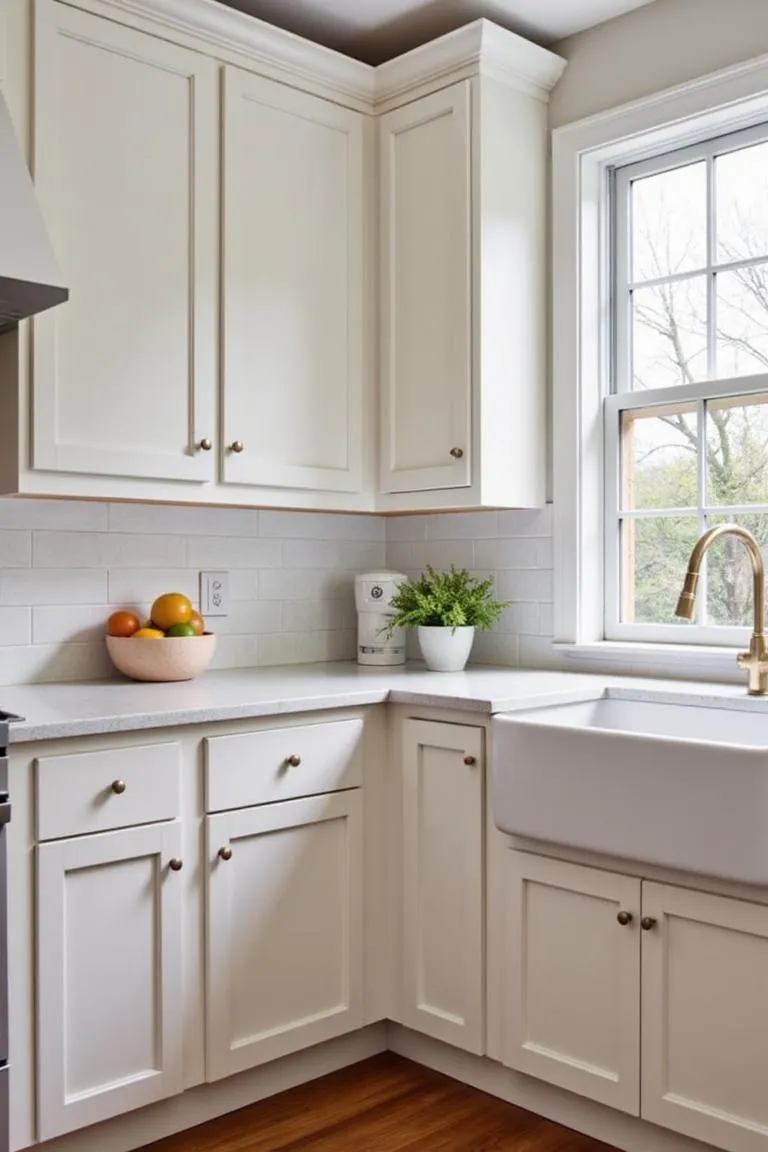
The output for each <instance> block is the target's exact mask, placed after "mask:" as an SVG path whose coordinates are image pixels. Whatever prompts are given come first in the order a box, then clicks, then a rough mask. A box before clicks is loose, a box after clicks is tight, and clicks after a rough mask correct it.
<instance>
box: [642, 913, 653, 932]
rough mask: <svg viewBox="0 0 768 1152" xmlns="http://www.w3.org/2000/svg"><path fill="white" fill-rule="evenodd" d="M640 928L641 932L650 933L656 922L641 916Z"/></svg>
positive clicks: (651, 917)
mask: <svg viewBox="0 0 768 1152" xmlns="http://www.w3.org/2000/svg"><path fill="white" fill-rule="evenodd" d="M640 927H641V928H642V930H643V932H650V931H651V929H652V928H655V927H656V920H655V919H654V917H653V916H643V918H642V920H641V921H640Z"/></svg>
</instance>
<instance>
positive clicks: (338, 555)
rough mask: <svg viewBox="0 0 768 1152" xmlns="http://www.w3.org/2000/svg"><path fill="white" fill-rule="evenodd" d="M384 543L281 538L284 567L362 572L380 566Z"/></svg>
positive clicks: (384, 549) (384, 548) (382, 563)
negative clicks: (282, 539) (340, 569)
mask: <svg viewBox="0 0 768 1152" xmlns="http://www.w3.org/2000/svg"><path fill="white" fill-rule="evenodd" d="M385 563H386V545H385V544H384V542H383V541H382V542H381V543H378V542H374V541H369V540H284V541H283V564H284V565H285V567H286V568H312V569H316V568H334V569H339V568H343V569H347V570H350V571H356V572H365V571H366V570H373V569H376V568H383V567H384V564H385Z"/></svg>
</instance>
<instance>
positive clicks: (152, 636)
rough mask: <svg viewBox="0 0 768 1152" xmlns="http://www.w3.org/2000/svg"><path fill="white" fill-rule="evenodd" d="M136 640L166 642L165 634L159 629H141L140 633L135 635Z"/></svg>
mask: <svg viewBox="0 0 768 1152" xmlns="http://www.w3.org/2000/svg"><path fill="white" fill-rule="evenodd" d="M133 638H134V640H164V639H165V633H164V632H161V631H160V629H159V628H139V630H138V632H134V634H133Z"/></svg>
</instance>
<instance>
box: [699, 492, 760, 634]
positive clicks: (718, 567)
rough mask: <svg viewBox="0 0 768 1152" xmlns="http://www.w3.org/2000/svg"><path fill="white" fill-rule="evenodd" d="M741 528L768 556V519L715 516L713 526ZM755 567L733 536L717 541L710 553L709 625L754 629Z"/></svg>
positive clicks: (708, 579) (754, 516)
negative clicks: (735, 526) (728, 524)
mask: <svg viewBox="0 0 768 1152" xmlns="http://www.w3.org/2000/svg"><path fill="white" fill-rule="evenodd" d="M726 522H729V523H731V524H734V523H735V524H740V525H741V527H742V528H748V529H749V531H750V532H751V533H752V534H753V535H754V536H755V537H756V539H757V542H758V544H759V545H760V547H761V548H762V550H763V556H766V553H767V552H768V516H765V515H762V514H760V513H755V514H754V515H751V516H713V517H712V519H711V520H710V521H709V523H710V525H715V524H725V523H726ZM753 619H754V609H753V607H752V565H751V562H750V559H749V555H748V553H747V550H746V548H745V547H744V545H743V544H742V543H741V541H739V540H735V539H734V538H733V537H732V536H730V537H728V536H726V537H724V538H723V539H722V540H716V541H715V543H714V544H712V545H711V547H710V549H709V552H708V553H707V623H708V624H722V625H730V626H731V627H734V626H744V627H751V626H752V621H753Z"/></svg>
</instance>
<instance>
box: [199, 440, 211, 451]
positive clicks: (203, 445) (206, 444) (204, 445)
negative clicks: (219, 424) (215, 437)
mask: <svg viewBox="0 0 768 1152" xmlns="http://www.w3.org/2000/svg"><path fill="white" fill-rule="evenodd" d="M198 448H200V449H201V450H202V451H203V452H210V450H211V448H213V441H212V440H209V439H208V437H207V436H206V437H204V439H202V440H201V441H200V443H199V444H198Z"/></svg>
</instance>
